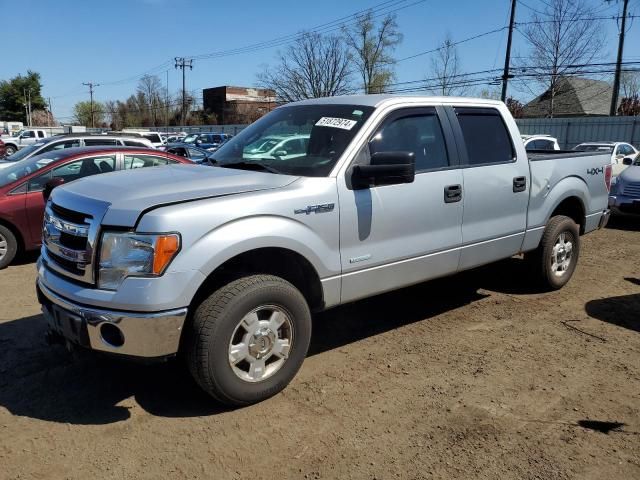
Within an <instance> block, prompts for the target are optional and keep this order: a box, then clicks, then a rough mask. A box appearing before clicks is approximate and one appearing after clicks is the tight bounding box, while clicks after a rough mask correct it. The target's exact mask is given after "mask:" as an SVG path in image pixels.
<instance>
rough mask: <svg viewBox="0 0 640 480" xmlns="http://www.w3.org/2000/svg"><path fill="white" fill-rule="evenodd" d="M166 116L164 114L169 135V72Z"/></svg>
mask: <svg viewBox="0 0 640 480" xmlns="http://www.w3.org/2000/svg"><path fill="white" fill-rule="evenodd" d="M164 103H165V105H164V106H165V108H164V110H165V112H164V113H165V114H164V124H165V125H166V126H167V127H166V129H167V134H168V133H169V70H167V94H166V96H165V102H164Z"/></svg>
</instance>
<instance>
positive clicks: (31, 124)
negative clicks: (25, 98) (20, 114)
mask: <svg viewBox="0 0 640 480" xmlns="http://www.w3.org/2000/svg"><path fill="white" fill-rule="evenodd" d="M28 92H29V126H30V127H33V119H32V117H31V89H29V90H28Z"/></svg>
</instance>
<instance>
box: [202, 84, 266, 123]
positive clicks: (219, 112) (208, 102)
mask: <svg viewBox="0 0 640 480" xmlns="http://www.w3.org/2000/svg"><path fill="white" fill-rule="evenodd" d="M202 99H203V108H204V111H205V113H206V114H214V115H215V116H216V121H217V123H218V124H220V125H225V124H226V125H231V124H246V123H251V122H254V121H256V120H257V119H258V118H260V117H262V116H263V115H264V114H266V113H268V112H270V111H271V110H273V109H274V108H275V107H276V106H277V104H276V94H275V92H274V91H273V90H267V89H263V88H247V87H230V86H223V87H214V88H205V89H204V90H203V91H202Z"/></svg>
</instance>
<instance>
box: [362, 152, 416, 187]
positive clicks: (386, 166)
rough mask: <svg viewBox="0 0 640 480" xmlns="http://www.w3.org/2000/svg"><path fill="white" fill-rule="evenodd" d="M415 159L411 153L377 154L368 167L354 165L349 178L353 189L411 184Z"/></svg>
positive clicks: (413, 176)
mask: <svg viewBox="0 0 640 480" xmlns="http://www.w3.org/2000/svg"><path fill="white" fill-rule="evenodd" d="M415 176H416V159H415V154H414V153H413V152H377V153H374V154H373V155H371V163H370V164H369V165H355V166H354V167H353V173H352V176H351V184H352V186H353V188H354V189H362V188H369V187H375V186H379V185H397V184H401V183H413V180H414V179H415Z"/></svg>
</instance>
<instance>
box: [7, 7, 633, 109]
mask: <svg viewBox="0 0 640 480" xmlns="http://www.w3.org/2000/svg"><path fill="white" fill-rule="evenodd" d="M382 1H383V0H352V1H345V0H341V1H340V0H323V1H322V2H311V1H300V0H298V1H296V0H269V1H256V0H244V1H243V2H234V1H224V2H222V1H217V0H101V1H96V0H56V1H51V0H20V1H18V0H0V8H1V10H0V11H2V12H4V13H6V12H13V13H12V14H11V16H13V15H15V16H16V18H20V21H15V22H12V21H9V22H7V21H3V23H2V24H3V28H2V30H3V35H2V36H3V38H4V45H5V49H4V55H3V60H2V62H1V63H0V79H7V78H10V77H13V76H14V75H16V74H18V73H24V72H26V70H27V69H31V70H34V71H37V72H39V73H40V74H41V75H42V81H43V84H44V92H43V93H44V96H45V97H51V100H52V103H53V110H54V114H55V115H56V117H58V118H60V119H62V120H63V121H67V120H70V115H71V112H72V109H73V105H74V104H75V102H77V101H79V100H86V99H88V91H87V89H86V87H83V86H82V83H83V82H88V81H93V82H96V83H100V84H102V86H100V87H97V89H96V92H95V98H96V99H97V100H109V99H124V98H126V97H128V96H129V95H130V94H131V93H133V92H134V90H135V87H136V83H137V78H138V77H139V76H140V75H141V74H142V73H144V72H146V71H151V72H152V73H157V74H158V75H159V77H160V78H161V80H162V82H163V83H164V82H165V81H166V78H167V74H166V71H168V72H169V73H168V75H169V90H170V92H172V93H174V92H176V91H177V90H178V89H179V88H180V82H181V76H180V73H179V71H176V70H175V69H174V67H173V63H169V60H171V59H172V58H173V57H175V56H192V55H199V54H204V53H209V52H215V51H221V50H230V49H234V48H238V47H243V46H246V45H251V44H255V43H257V42H264V41H267V40H271V39H274V38H278V37H282V36H285V35H289V34H294V33H296V32H298V31H301V30H305V29H311V28H313V27H316V26H318V25H322V24H325V23H327V22H331V21H334V20H336V19H339V18H341V17H345V16H347V15H350V14H353V13H354V12H356V11H359V10H362V9H365V8H368V7H372V6H374V5H377V4H380V3H382ZM542 1H543V0H526V1H525V4H526V5H528V6H529V7H531V8H538V9H542V8H543V6H544V5H543V3H542ZM586 1H589V2H591V3H593V4H594V5H596V6H597V7H598V8H599V9H601V10H602V11H603V13H602V15H610V16H612V15H615V14H616V12H617V11H618V10H619V8H620V5H616V4H615V2H613V3H606V2H605V1H604V0H586ZM416 2H418V0H407V1H406V2H405V3H404V4H403V3H399V4H398V5H397V6H395V7H393V6H392V7H391V8H399V7H402V6H406V5H411V4H414V3H416ZM509 5H510V0H425V1H422V2H419V3H417V4H415V5H413V6H408V7H407V8H403V9H400V10H398V11H397V12H396V13H397V20H398V24H399V27H400V29H401V31H402V33H403V34H404V41H403V42H402V44H401V45H400V47H399V48H398V49H397V51H396V58H404V57H408V56H412V55H414V54H416V53H419V52H423V51H425V50H429V49H431V48H434V47H436V46H437V45H438V44H439V43H440V42H441V41H442V39H443V38H444V36H445V34H446V33H447V32H449V33H450V35H451V37H452V38H453V39H454V40H462V39H464V38H468V37H471V36H473V35H475V34H478V33H482V32H486V31H489V30H492V29H496V28H500V27H502V26H504V25H506V24H507V23H508V14H509ZM631 11H632V13H634V14H637V15H640V0H631ZM27 12H28V13H27ZM530 13H531V11H530V9H529V8H527V7H526V6H525V5H523V4H519V5H518V7H517V16H516V21H520V22H525V21H527V20H528V19H529V15H530ZM604 25H605V27H606V36H607V45H606V48H605V55H604V59H603V60H604V61H611V62H613V61H615V52H616V47H617V25H616V22H615V21H612V20H605V21H604ZM506 36H507V33H506V30H505V31H501V32H498V33H495V34H492V35H487V36H485V37H482V38H479V39H477V40H473V41H469V42H467V43H464V44H462V45H459V47H458V54H459V57H460V60H461V63H462V68H463V70H464V71H467V72H473V71H480V70H485V69H491V68H498V67H501V66H502V65H503V62H504V51H505V45H506ZM13 39H15V40H13ZM283 48H285V47H283V46H280V47H272V48H268V49H263V50H259V51H254V52H251V53H244V54H240V55H231V56H225V57H222V58H215V59H206V60H196V61H194V68H193V71H188V72H187V89H188V90H201V89H202V88H206V87H213V86H219V85H240V86H252V85H254V84H255V83H256V74H257V73H258V72H259V71H261V70H262V67H263V66H264V65H265V64H269V63H274V57H275V55H276V53H277V51H278V49H283ZM513 54H514V55H520V56H526V55H527V49H526V44H525V42H524V41H523V37H522V36H521V35H520V34H518V33H515V34H514V47H513ZM429 59H430V57H429V55H423V56H418V57H416V58H413V59H410V60H405V61H402V62H400V63H398V64H397V67H396V73H397V78H396V81H398V82H403V81H410V80H418V79H421V78H424V77H425V76H428V74H429V61H430V60H429ZM625 60H628V61H630V60H640V18H638V19H635V20H634V21H633V23H632V24H631V26H630V28H629V32H628V36H627V41H626V49H625ZM163 64H164V66H163ZM510 93H513V94H515V95H516V96H517V97H519V98H521V99H522V100H527V99H529V98H531V92H528V91H517V89H515V88H514V89H513V90H510Z"/></svg>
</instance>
